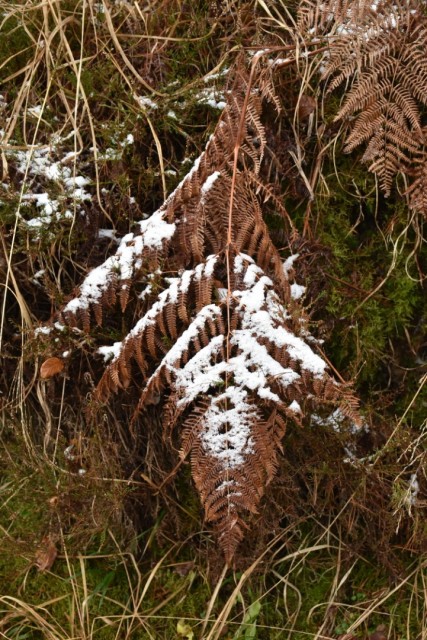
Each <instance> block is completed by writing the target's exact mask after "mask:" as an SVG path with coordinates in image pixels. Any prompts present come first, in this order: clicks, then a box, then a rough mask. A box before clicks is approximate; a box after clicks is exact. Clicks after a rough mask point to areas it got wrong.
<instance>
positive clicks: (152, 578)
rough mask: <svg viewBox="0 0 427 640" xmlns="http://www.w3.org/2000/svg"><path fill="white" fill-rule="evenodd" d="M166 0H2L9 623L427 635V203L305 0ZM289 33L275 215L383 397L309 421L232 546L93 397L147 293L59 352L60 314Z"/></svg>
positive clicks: (285, 246)
mask: <svg viewBox="0 0 427 640" xmlns="http://www.w3.org/2000/svg"><path fill="white" fill-rule="evenodd" d="M149 4H150V6H149V7H148V6H147V7H146V6H145V5H144V4H143V3H142V2H139V1H137V2H133V3H132V2H127V1H125V0H123V1H120V2H119V1H116V2H112V1H108V2H107V1H106V0H104V1H102V2H93V0H60V1H54V0H46V1H43V2H39V1H36V0H14V1H10V0H9V1H7V0H0V150H1V154H2V171H3V177H2V181H1V184H0V233H1V245H0V284H1V293H0V304H1V310H0V313H1V328H0V344H1V349H0V360H1V365H0V409H1V413H0V465H1V470H0V637H1V638H7V639H10V640H12V639H13V640H38V639H40V640H41V639H45V638H46V639H48V640H92V639H93V640H116V639H117V640H125V639H129V640H137V639H141V640H142V639H144V640H145V639H153V640H154V639H156V640H157V639H159V640H160V639H164V640H171V639H183V640H185V639H187V640H198V639H199V640H202V639H203V640H216V639H219V638H224V639H228V640H240V639H241V640H254V639H258V640H267V639H273V638H277V639H279V638H280V639H288V640H355V639H358V640H427V553H426V549H427V474H426V467H427V464H426V458H427V454H426V451H427V447H426V445H427V422H426V417H425V416H426V406H427V384H426V382H427V342H426V335H427V296H426V287H425V273H426V272H427V249H426V246H427V245H426V241H425V237H424V236H423V220H422V219H420V218H419V217H418V218H417V216H416V215H415V214H414V213H413V212H411V211H409V210H408V207H407V203H406V202H405V199H404V198H402V197H401V196H400V193H401V192H402V191H403V188H402V189H401V188H396V189H395V190H394V191H393V193H392V195H391V196H390V197H389V198H385V197H384V196H383V195H382V194H381V192H380V190H379V188H378V184H377V183H376V180H375V176H374V175H373V174H372V173H370V172H368V169H367V168H366V166H365V165H362V164H361V163H360V155H361V154H360V153H358V152H352V153H350V154H345V153H344V152H343V147H344V138H343V137H339V136H340V135H341V130H339V125H337V124H336V123H335V121H334V116H335V114H336V111H337V105H338V103H339V102H340V100H341V98H342V95H339V94H338V95H336V94H332V95H331V96H330V97H328V98H327V97H325V94H324V92H323V86H322V82H321V78H320V73H319V67H321V65H322V57H321V56H322V50H321V48H319V53H318V54H316V55H317V58H315V57H314V56H313V57H310V56H311V54H310V56H308V55H307V56H306V57H305V58H304V57H301V59H299V61H298V64H297V65H294V66H292V65H289V64H288V62H286V59H287V56H288V55H290V53H289V51H291V50H292V46H291V44H292V42H293V40H292V37H293V36H292V37H291V36H290V33H291V30H290V29H289V26H288V25H289V24H292V20H291V17H292V16H293V15H294V14H295V12H296V6H297V4H298V3H295V2H289V3H287V2H281V3H274V2H268V1H265V2H264V0H257V1H255V2H245V1H244V0H238V1H233V0H230V1H229V2H225V3H222V2H206V3H205V2H200V3H192V2H188V3H185V2H181V1H179V0H155V1H154V2H152V3H149ZM301 4H303V3H301ZM225 5H227V6H226V7H225ZM279 5H280V6H279ZM279 9H280V10H279ZM292 12H294V13H292ZM265 47H270V48H271V52H272V53H271V60H270V63H269V64H271V67H274V66H276V67H277V69H278V72H277V73H278V76H277V79H276V80H277V84H276V89H277V95H278V96H279V99H280V101H281V103H282V115H281V117H280V118H279V119H276V120H274V119H273V118H272V116H271V114H270V115H269V114H268V113H267V122H266V125H265V127H266V131H267V147H268V154H269V155H268V154H267V156H268V157H267V160H266V161H265V166H263V168H262V171H264V173H263V174H262V177H263V179H264V180H265V182H268V183H269V184H270V185H273V186H274V189H272V198H271V199H269V198H267V197H266V198H265V200H266V203H265V210H266V214H265V219H266V222H267V224H268V226H269V229H270V232H271V236H272V238H273V240H274V242H275V245H276V246H277V248H278V249H279V251H280V255H281V256H282V257H283V260H286V259H287V258H289V256H294V264H293V265H291V267H292V268H294V269H295V274H296V275H295V279H296V282H297V283H298V284H299V285H301V286H302V285H304V295H305V305H306V307H307V309H308V312H309V314H310V317H311V321H312V332H313V334H314V335H315V336H316V337H318V338H319V339H321V340H322V341H323V342H322V343H321V347H319V348H320V349H321V352H322V354H323V355H324V356H325V358H327V360H328V362H330V363H331V366H332V368H333V370H334V371H335V372H339V374H338V373H337V376H338V377H339V379H340V380H346V381H351V383H352V388H353V390H354V393H355V395H356V396H357V397H358V398H359V402H360V412H361V415H362V423H361V426H360V425H358V426H357V428H356V426H354V425H353V428H352V427H351V425H350V427H349V431H345V430H344V427H342V424H341V417H340V416H339V415H337V414H334V413H330V414H329V415H326V416H324V415H313V416H312V417H311V420H310V419H307V421H306V422H305V423H304V425H303V426H302V427H300V426H295V425H294V426H289V428H288V433H287V434H286V436H285V438H284V441H283V449H284V453H283V461H282V462H281V468H280V470H279V471H278V474H277V478H276V479H275V480H274V481H273V483H272V485H271V487H270V489H269V492H268V491H267V493H266V496H265V502H264V503H262V502H261V506H260V508H259V510H260V515H259V516H258V514H253V517H252V516H251V517H252V520H251V522H250V525H249V528H250V530H251V532H252V533H251V532H248V538H247V541H245V542H244V543H242V547H241V548H240V551H239V552H238V553H237V554H236V557H235V561H234V564H232V565H231V566H230V567H229V566H227V565H226V564H225V562H224V559H223V556H222V553H221V551H220V550H219V549H218V548H217V547H218V542H217V540H216V538H215V536H214V534H213V533H212V531H211V529H210V527H209V526H207V525H205V523H204V522H203V515H202V510H201V507H200V503H199V499H198V497H197V495H196V492H195V489H194V486H193V484H192V480H191V478H190V473H189V470H188V466H185V465H184V468H183V469H182V470H180V473H179V474H178V475H177V477H176V478H175V476H173V474H172V473H171V476H170V478H171V481H170V482H169V480H168V479H166V480H165V486H164V487H163V485H161V486H158V483H157V480H153V477H152V476H151V475H150V469H152V468H155V467H156V465H157V466H158V468H159V469H164V468H169V469H171V468H172V467H173V464H172V463H171V464H169V463H170V460H169V459H168V458H167V456H165V460H161V459H158V458H157V457H156V455H157V454H153V453H150V447H149V445H147V443H146V442H145V440H144V434H142V435H141V439H142V442H143V444H144V446H145V447H146V449H144V447H142V448H138V450H137V447H136V445H135V446H134V444H132V443H133V442H134V441H133V440H132V437H131V436H132V434H131V428H130V427H129V423H128V421H127V420H128V418H129V416H130V415H131V411H130V409H129V407H127V406H125V405H126V403H125V402H124V403H121V401H120V399H118V400H114V401H113V402H112V404H111V406H110V408H109V409H105V411H104V412H103V413H102V415H101V414H99V416H98V418H97V420H95V421H94V422H92V423H91V422H90V420H89V418H88V413H87V406H88V403H90V396H91V393H92V390H93V388H94V386H95V385H96V383H97V382H98V380H99V377H100V372H102V367H103V360H102V358H100V356H99V353H100V352H98V351H97V349H98V348H99V347H100V345H103V344H107V343H109V344H112V343H114V342H115V341H117V340H120V339H121V338H122V337H123V335H124V334H125V333H126V331H128V328H129V325H130V323H131V320H132V318H131V317H130V315H131V314H130V313H129V314H128V315H127V316H125V317H124V318H123V320H122V319H120V320H117V322H115V323H114V326H104V327H98V328H96V329H95V330H93V331H92V333H91V334H89V335H85V334H84V333H83V332H79V333H78V332H75V333H72V332H70V333H69V334H67V335H66V336H65V337H64V338H63V339H62V338H61V341H60V348H61V355H60V363H59V365H58V366H59V370H58V372H56V373H55V375H54V374H52V375H51V374H50V373H48V374H46V375H44V374H43V370H42V375H41V374H40V372H41V369H40V366H41V365H42V364H44V366H45V370H44V371H46V368H48V367H49V365H50V366H51V367H52V366H55V364H58V363H56V362H55V361H52V359H51V361H50V362H49V358H50V356H51V354H52V353H53V351H52V349H53V348H55V349H56V352H58V345H55V342H54V340H55V338H53V337H52V336H50V337H49V330H48V329H46V327H47V323H49V321H50V319H51V318H52V317H53V315H54V314H55V312H57V311H58V310H59V309H60V308H61V306H62V305H63V304H64V303H65V301H67V300H68V299H69V298H70V296H71V295H72V294H73V292H74V291H75V289H76V287H78V286H79V284H80V283H81V282H82V280H83V278H84V276H85V275H86V274H87V273H88V271H89V270H90V269H91V268H93V267H95V266H97V265H99V264H100V263H101V262H102V261H103V260H105V259H106V258H107V257H108V256H110V255H112V253H113V252H114V251H115V249H116V248H117V244H118V239H120V238H121V237H123V236H124V235H125V234H126V233H128V232H129V231H130V230H131V229H132V227H133V225H134V223H135V222H136V221H138V220H140V219H143V218H144V219H145V218H146V217H148V215H149V214H151V213H152V212H153V211H155V210H156V209H157V208H158V207H159V206H160V205H161V203H162V202H163V201H164V199H165V198H166V197H167V195H168V194H170V193H171V191H172V190H173V189H174V188H175V187H176V185H177V184H178V183H179V182H180V180H182V179H183V177H184V176H185V175H186V174H187V173H188V171H189V170H190V168H191V167H192V165H193V162H194V160H195V159H196V158H197V157H198V156H199V154H200V153H201V151H202V150H203V148H204V147H205V144H206V143H207V141H208V140H209V136H210V135H211V134H212V132H213V130H214V128H215V125H216V123H217V121H218V118H219V117H220V115H221V112H222V110H223V109H224V106H225V104H226V101H227V100H228V99H229V97H230V95H231V93H232V90H233V82H234V81H235V78H236V76H238V73H239V66H240V67H242V65H243V66H245V65H247V66H249V65H250V61H251V59H252V55H253V52H254V51H257V50H262V49H263V48H265ZM236 69H237V71H236ZM301 99H302V103H304V100H305V103H304V104H306V105H308V115H306V116H305V115H304V114H302V113H301V106H299V105H301ZM298 109H300V117H301V119H300V121H298V122H297V121H296V116H295V114H296V113H297V112H298ZM322 127H323V129H322V132H324V131H326V134H327V135H326V137H324V138H322V140H323V141H325V140H326V142H324V147H322V149H320V147H319V144H320V143H319V140H320V136H318V135H317V134H318V131H319V130H320V129H321V128H322ZM299 145H300V146H299ZM301 148H304V153H303V158H302V156H301V155H298V153H299V151H300V150H301ZM313 176H314V177H313ZM308 183H309V184H308ZM312 187H313V191H314V192H313V193H311V194H310V190H311V189H312ZM311 196H312V197H311ZM275 198H276V199H277V200H280V201H281V202H282V203H283V205H284V206H285V207H286V211H287V214H289V216H290V218H291V220H292V225H291V227H292V228H291V227H290V226H289V224H288V222H287V221H286V219H285V218H284V217H283V216H282V217H281V216H279V215H277V212H276V211H274V206H273V204H274V202H275ZM272 203H273V204H272ZM58 342H59V341H58ZM96 353H98V356H97V357H95V358H94V357H93V356H94V354H96ZM101 353H102V352H101ZM64 363H65V366H64ZM138 442H140V441H138ZM150 442H151V441H150ZM150 455H151V458H150ZM148 458H150V460H151V462H150V464H151V467H150V466H149V465H148V467H147V466H145V460H147V459H148ZM168 465H169V466H168ZM172 476H173V477H172ZM280 501H282V502H283V504H282V503H281V504H277V503H278V502H280ZM285 502H286V504H285ZM263 505H264V507H263ZM270 515H271V517H270Z"/></svg>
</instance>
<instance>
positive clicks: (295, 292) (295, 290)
mask: <svg viewBox="0 0 427 640" xmlns="http://www.w3.org/2000/svg"><path fill="white" fill-rule="evenodd" d="M305 290H306V287H303V286H302V285H301V284H296V282H294V283H293V284H291V298H293V299H294V300H299V299H300V298H302V297H303V295H304V294H305Z"/></svg>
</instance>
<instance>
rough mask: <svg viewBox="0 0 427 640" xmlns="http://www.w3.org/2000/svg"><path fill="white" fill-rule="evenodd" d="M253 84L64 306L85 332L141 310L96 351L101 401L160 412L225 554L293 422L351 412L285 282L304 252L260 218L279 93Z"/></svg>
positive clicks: (138, 418) (140, 415)
mask: <svg viewBox="0 0 427 640" xmlns="http://www.w3.org/2000/svg"><path fill="white" fill-rule="evenodd" d="M242 82H243V80H242ZM263 82H264V83H266V82H267V81H266V80H264V81H263ZM246 90H247V86H245V85H244V86H243V87H242V90H236V91H235V92H233V94H232V95H230V97H229V102H228V105H227V106H226V107H225V109H224V111H223V113H222V115H221V118H220V121H219V123H218V125H217V128H216V130H215V132H214V134H213V135H212V136H211V137H210V139H209V141H208V143H207V145H206V148H205V150H204V152H203V153H202V154H201V155H200V157H199V158H198V159H197V160H196V162H195V163H194V164H193V166H192V168H191V170H190V171H189V172H188V173H187V175H186V176H185V177H184V178H183V179H182V180H181V182H180V183H179V184H178V186H177V187H176V189H175V190H174V191H173V193H172V194H171V195H170V196H169V197H168V198H167V199H166V200H165V202H164V204H163V205H162V206H161V207H160V208H159V209H158V210H157V211H156V212H155V213H154V214H153V215H152V216H151V217H150V218H148V219H147V220H144V221H143V222H142V223H140V232H139V233H135V234H134V233H130V234H128V235H126V236H125V237H124V238H123V239H122V240H121V242H120V244H119V247H118V249H117V251H116V253H115V254H114V255H112V256H111V257H110V258H108V259H107V260H106V261H105V262H104V263H103V264H102V265H100V266H99V267H97V268H96V269H94V270H93V271H91V272H90V273H89V275H88V276H87V277H86V279H85V280H84V282H83V284H82V285H81V287H80V291H79V294H78V295H77V296H76V297H75V298H74V299H72V300H71V301H70V302H69V303H68V304H67V305H66V306H65V307H64V309H63V310H62V313H61V314H60V319H61V321H62V322H65V323H67V324H79V323H80V324H82V325H83V328H84V329H86V330H87V331H89V330H90V327H91V325H92V321H93V317H94V318H95V320H96V323H97V324H99V325H101V324H104V323H105V322H106V319H105V316H107V315H108V314H109V313H112V309H114V311H113V312H114V313H117V309H116V308H115V307H114V302H115V301H116V300H117V299H119V300H120V305H121V309H122V310H123V311H124V310H125V308H126V307H127V306H128V305H131V304H132V305H133V306H134V309H135V314H134V315H136V322H135V324H134V326H133V327H131V328H130V329H129V330H127V334H126V335H125V336H124V337H123V340H122V341H120V342H115V343H114V344H113V345H112V346H110V347H109V346H108V345H104V346H101V347H99V348H98V351H97V353H98V357H100V356H102V357H103V358H104V360H105V361H107V360H108V362H106V366H105V370H104V373H103V375H102V377H101V380H100V381H99V383H98V385H97V388H96V392H95V394H94V398H95V400H98V401H100V402H108V400H109V398H110V396H111V394H112V393H117V392H120V391H121V390H122V389H129V390H130V395H129V401H130V398H132V397H133V398H134V402H135V405H136V409H135V413H134V417H133V421H134V422H135V423H138V424H139V425H140V428H141V429H147V428H150V422H149V420H148V419H147V418H146V417H145V416H146V415H147V414H146V411H147V409H148V407H149V406H150V407H151V409H150V411H151V410H152V409H153V406H154V411H158V412H159V420H160V421H161V422H162V428H163V431H164V435H165V437H164V441H165V442H170V440H171V439H172V440H174V450H175V451H176V450H177V449H178V450H179V452H180V455H181V457H182V458H186V457H188V458H189V459H190V461H191V469H192V477H193V480H194V484H195V486H196V489H197V491H198V493H199V495H200V499H201V502H202V505H203V507H204V510H205V518H206V520H207V522H210V523H212V525H213V526H214V528H215V529H216V531H217V533H218V536H219V540H220V543H221V545H222V548H223V550H224V554H225V556H226V558H227V560H228V561H230V560H231V558H232V556H233V554H234V552H235V550H236V548H237V546H238V544H239V542H240V541H241V539H242V538H243V536H244V531H245V529H246V528H247V524H246V523H245V519H246V518H245V516H246V514H247V513H248V512H256V510H257V508H258V506H259V503H260V501H261V498H262V495H263V493H264V492H265V489H266V486H267V485H268V483H269V482H270V481H271V480H272V478H273V477H274V474H275V472H276V469H277V466H278V465H279V462H280V458H279V455H280V451H281V446H282V445H281V442H282V439H283V437H284V434H285V430H286V427H287V424H289V423H291V422H295V423H297V424H298V425H300V424H301V420H302V419H303V418H304V414H305V413H306V412H307V411H311V408H312V407H314V408H315V407H316V406H317V405H322V404H325V403H326V404H327V405H330V404H332V405H334V406H339V407H341V409H342V411H343V413H344V414H346V415H355V414H356V410H355V403H354V399H353V397H352V396H351V394H350V393H349V392H348V391H347V390H346V389H345V388H344V387H343V386H342V385H340V384H338V383H337V381H336V380H335V379H334V378H333V377H332V376H331V375H330V374H329V372H328V369H327V366H326V363H325V361H324V360H323V359H322V358H321V357H320V356H319V355H318V354H317V353H316V352H315V351H314V349H315V347H314V348H311V347H310V346H309V344H308V341H309V340H310V339H311V336H310V334H309V332H308V330H307V318H306V316H305V314H304V309H303V308H302V307H301V305H300V302H299V299H298V298H300V297H301V296H298V295H296V292H297V289H296V287H295V286H294V289H293V290H292V288H291V284H290V281H289V280H290V278H289V276H290V273H291V272H292V271H293V269H294V265H293V263H294V261H295V260H296V258H297V256H290V257H289V258H288V259H287V260H286V261H285V263H284V264H283V260H282V258H281V256H280V254H279V252H278V250H277V249H276V248H275V246H274V244H273V242H272V240H271V237H270V233H269V230H268V228H267V225H266V224H265V222H264V220H263V215H262V209H261V204H260V199H258V192H254V181H253V176H254V174H256V173H257V172H258V170H259V167H260V163H261V159H262V157H263V154H264V151H265V148H266V136H265V131H264V128H263V126H262V123H261V119H260V118H261V111H262V96H263V95H266V96H268V97H271V95H272V94H273V90H272V87H271V85H268V86H266V87H265V89H264V90H263V89H262V84H261V85H260V88H259V90H258V89H257V90H253V91H249V94H246ZM245 95H249V99H248V105H247V107H248V108H247V111H246V112H245V121H244V122H243V123H242V120H241V118H242V109H243V105H244V102H245ZM238 136H241V138H240V140H239V142H240V151H239V163H238V166H239V170H238V171H237V173H235V175H234V176H232V167H233V159H234V154H235V148H236V147H235V142H236V139H237V137H238ZM254 139H256V141H257V143H256V145H254V143H253V140H254ZM257 180H258V183H259V179H258V178H257ZM258 183H257V184H258ZM260 198H261V196H260ZM230 203H231V205H232V206H231V211H230ZM230 219H231V222H232V226H231V229H229V228H228V224H229V220H230ZM230 236H231V241H230ZM299 286H300V289H299V290H298V292H301V293H302V288H303V287H302V286H301V285H299ZM141 291H142V293H141ZM129 315H130V314H129ZM136 381H138V382H136ZM132 390H134V395H132ZM135 394H136V396H135ZM126 404H129V402H127V403H126ZM166 434H167V435H166ZM156 441H157V438H156Z"/></svg>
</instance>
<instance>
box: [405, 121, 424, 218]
mask: <svg viewBox="0 0 427 640" xmlns="http://www.w3.org/2000/svg"><path fill="white" fill-rule="evenodd" d="M426 136H427V129H426V128H424V129H423V131H422V138H421V141H420V142H421V143H422V147H421V152H420V153H419V154H418V155H417V157H416V158H415V160H414V162H413V167H412V172H411V177H412V183H411V185H410V186H409V188H408V189H407V190H406V192H405V194H404V195H405V196H406V197H407V199H408V203H409V206H410V208H411V209H412V210H413V211H416V212H417V213H421V214H422V215H423V216H424V217H427V137H426Z"/></svg>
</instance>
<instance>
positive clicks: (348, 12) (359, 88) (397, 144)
mask: <svg viewBox="0 0 427 640" xmlns="http://www.w3.org/2000/svg"><path fill="white" fill-rule="evenodd" d="M314 4H315V3H313V2H303V3H302V4H301V7H300V21H301V25H302V26H303V27H304V29H305V30H306V31H305V32H307V30H311V31H310V32H311V33H313V32H314V33H316V34H317V35H318V36H321V37H325V38H327V39H328V41H329V44H330V46H329V50H328V54H327V56H326V58H325V60H324V71H323V78H324V79H325V80H326V81H327V83H328V91H329V92H330V91H333V90H335V89H337V88H338V87H340V86H341V85H342V84H343V83H344V82H346V83H348V84H349V85H350V88H349V89H348V90H347V93H346V94H345V99H344V103H343V105H342V107H341V108H340V110H339V112H338V114H337V116H336V119H337V120H341V119H349V118H352V119H353V122H352V124H351V132H350V134H349V136H348V138H347V141H346V148H345V149H346V151H348V152H349V151H353V150H354V149H355V148H356V147H358V146H359V145H361V144H363V143H367V148H366V151H365V153H364V155H363V158H362V160H363V161H364V162H368V163H370V166H369V169H370V171H372V172H374V173H375V174H376V175H377V176H378V178H379V182H380V186H381V187H382V189H383V191H384V193H385V195H386V196H388V195H389V194H390V191H391V188H392V184H393V179H394V177H395V175H396V174H397V173H404V174H406V175H409V174H410V172H411V169H410V167H411V163H412V160H413V158H414V157H416V156H418V155H419V153H420V152H421V146H420V131H421V126H422V106H423V105H425V104H427V91H426V86H427V57H426V55H425V52H426V50H427V16H426V14H425V11H423V7H422V3H420V2H419V1H418V0H408V1H407V2H403V1H402V2H393V3H389V2H385V1H380V2H378V3H375V4H374V5H372V4H370V3H367V2H357V1H355V2H352V3H350V2H340V1H338V0H329V1H328V2H326V3H322V5H321V8H320V9H316V7H315V6H314Z"/></svg>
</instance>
